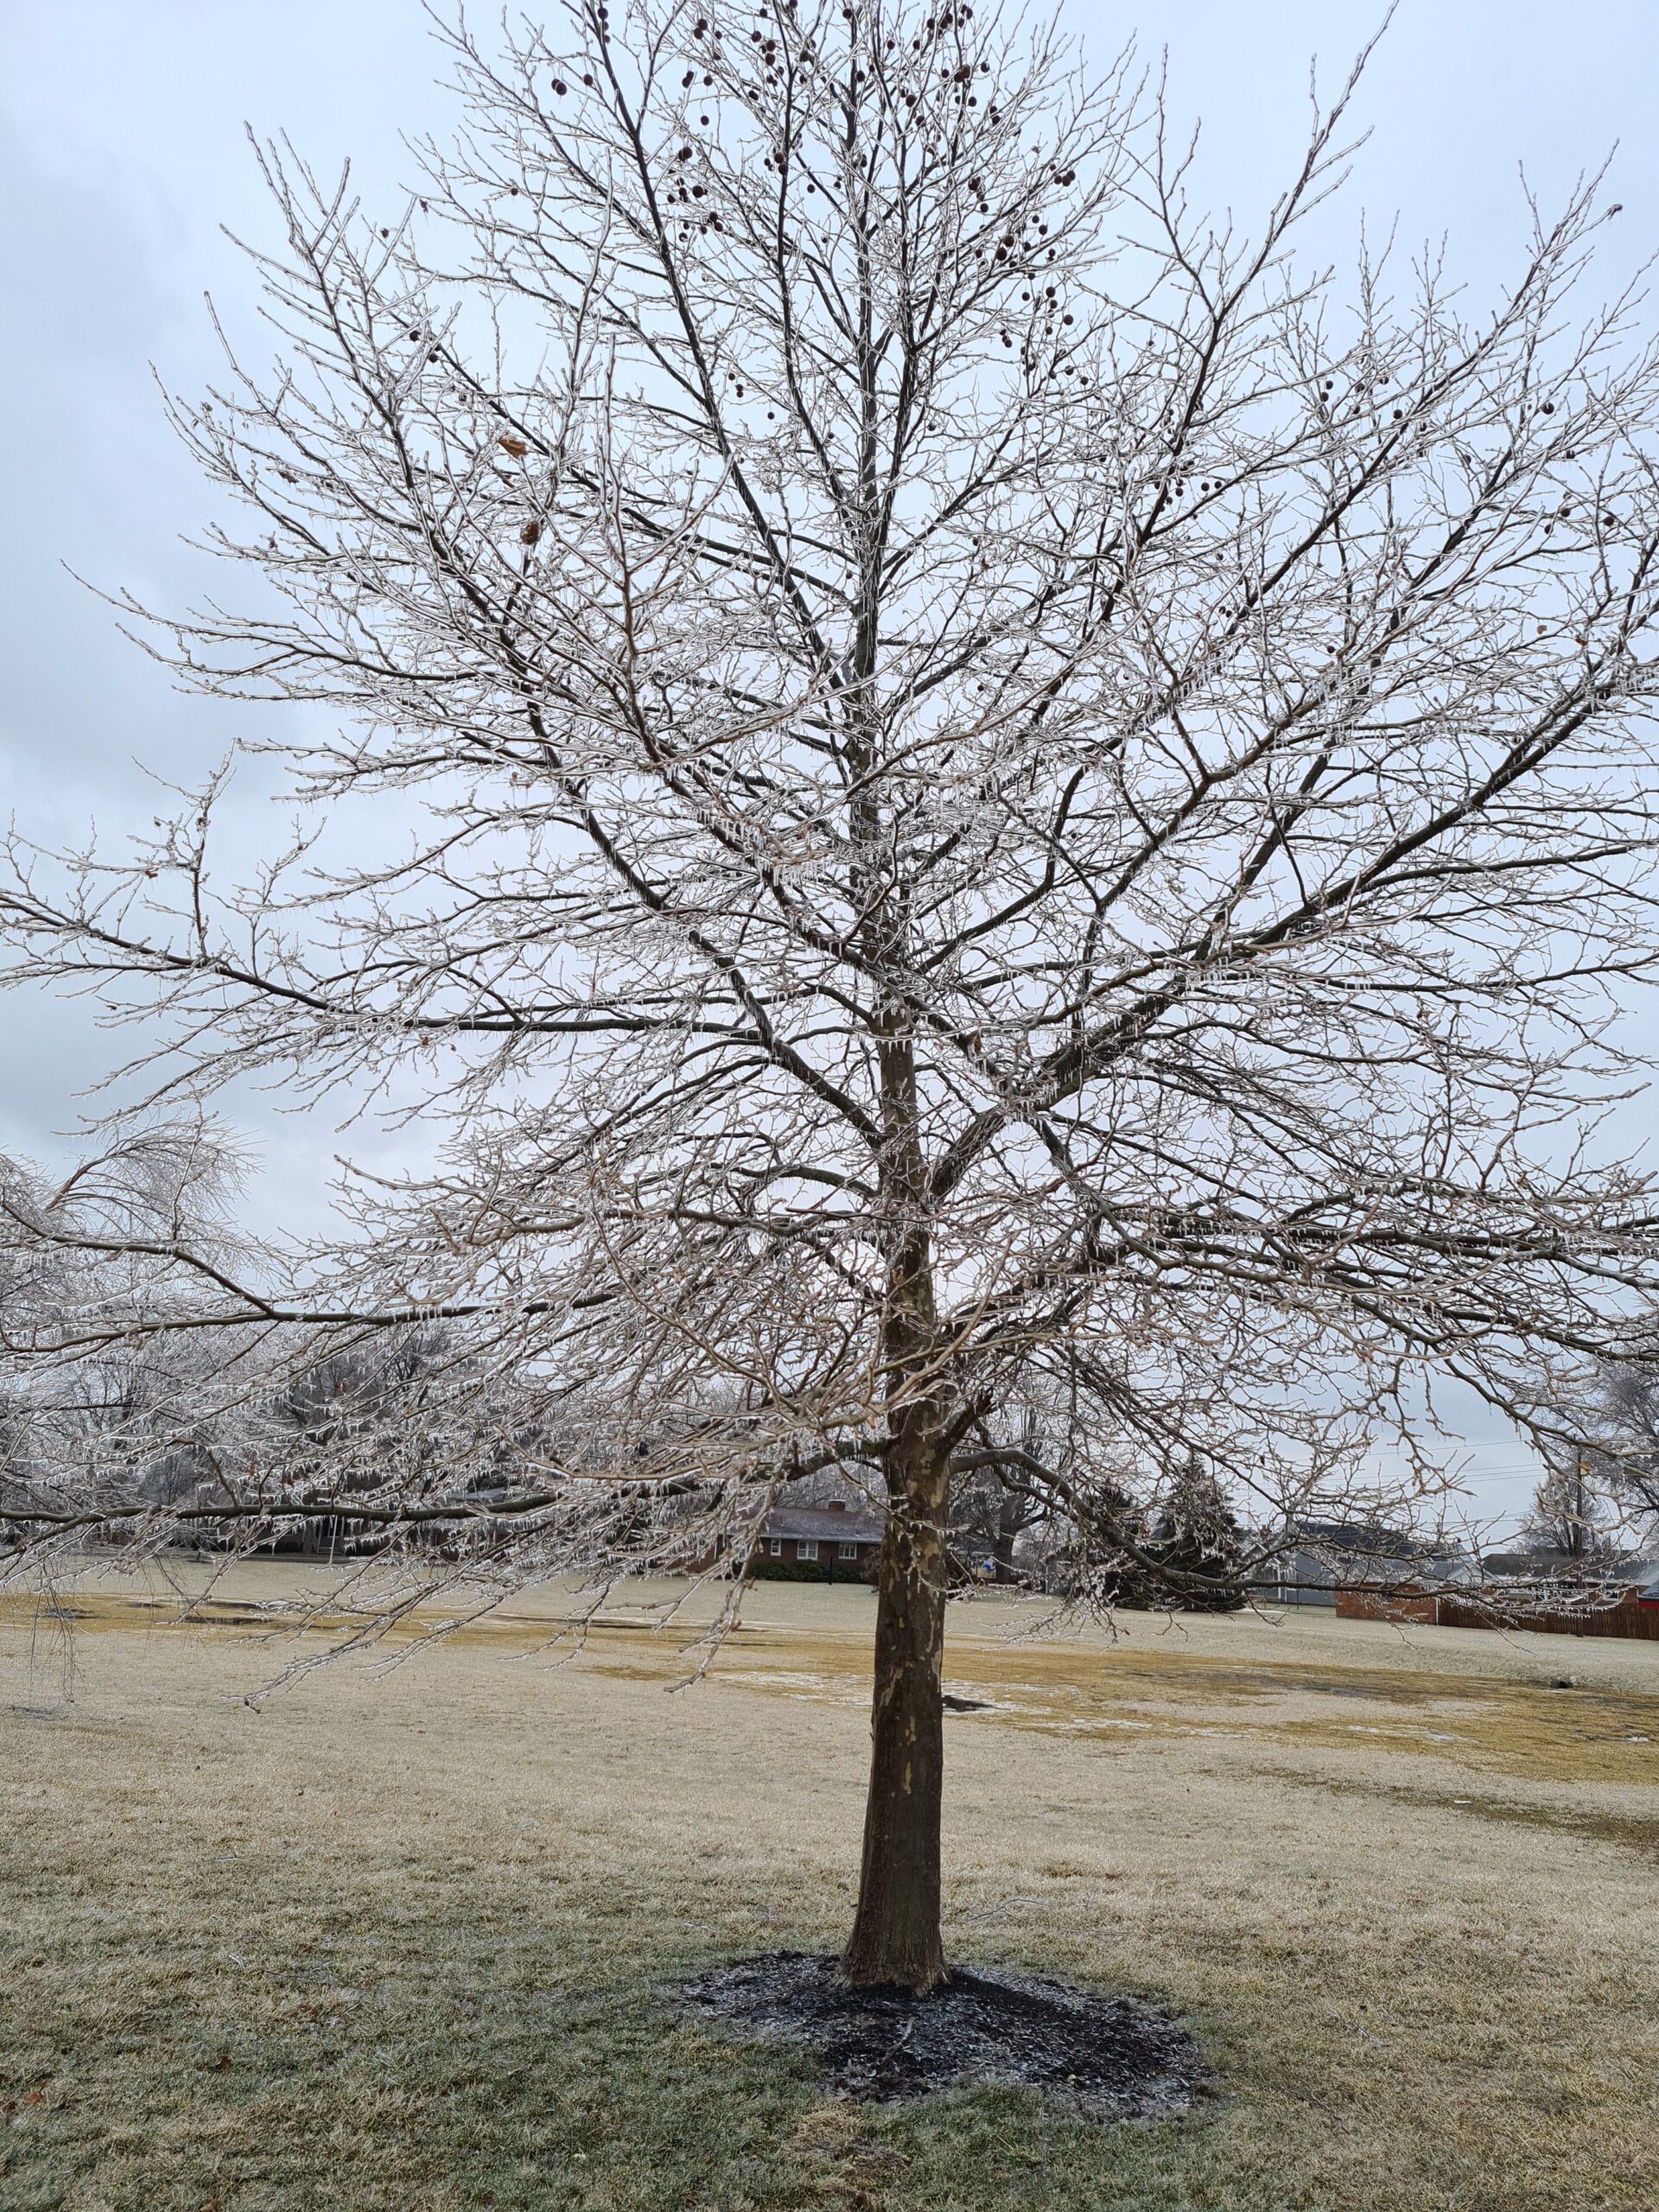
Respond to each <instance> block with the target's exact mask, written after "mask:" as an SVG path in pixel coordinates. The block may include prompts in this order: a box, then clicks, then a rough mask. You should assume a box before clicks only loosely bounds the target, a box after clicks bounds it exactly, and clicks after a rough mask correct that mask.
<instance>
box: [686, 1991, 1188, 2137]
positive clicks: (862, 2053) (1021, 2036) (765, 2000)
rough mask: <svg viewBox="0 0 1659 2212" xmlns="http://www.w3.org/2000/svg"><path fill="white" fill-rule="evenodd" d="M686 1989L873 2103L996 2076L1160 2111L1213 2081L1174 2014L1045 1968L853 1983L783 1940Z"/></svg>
mask: <svg viewBox="0 0 1659 2212" xmlns="http://www.w3.org/2000/svg"><path fill="white" fill-rule="evenodd" d="M674 1996H675V1999H676V2001H677V2004H678V2005H680V2007H681V2008H682V2009H683V2011H685V2012H689V2013H690V2014H691V2016H692V2017H693V2018H696V2019H697V2020H700V2021H702V2022H704V2023H706V2024H719V2025H721V2026H722V2027H725V2028H727V2029H729V2030H731V2031H734V2032H736V2033H738V2034H740V2035H751V2036H760V2037H773V2038H776V2039H777V2040H779V2041H780V2042H785V2043H791V2044H798V2045H799V2046H801V2047H802V2048H804V2049H805V2050H809V2051H810V2052H811V2054H812V2056H814V2057H815V2058H816V2059H817V2063H818V2069H819V2071H820V2073H821V2074H822V2075H823V2077H824V2079H825V2080H826V2082H828V2083H829V2085H830V2086H831V2087H833V2088H836V2089H839V2090H841V2091H842V2093H843V2094H846V2095H849V2096H852V2097H856V2098H859V2099H860V2100H861V2101H865V2102H868V2103H873V2104H892V2103H898V2102H899V2101H908V2100H910V2099H912V2098H916V2097H925V2096H928V2095H930V2094H932V2093H934V2092H935V2091H938V2090H940V2089H954V2088H968V2087H970V2086H971V2085H973V2084H976V2083H979V2082H988V2083H995V2084H996V2085H997V2086H999V2087H1003V2088H1036V2089H1042V2090H1046V2091H1047V2092H1048V2093H1049V2094H1051V2095H1052V2096H1054V2097H1056V2098H1057V2099H1058V2100H1059V2101H1062V2102H1064V2103H1065V2104H1067V2105H1070V2106H1071V2107H1072V2108H1073V2109H1074V2110H1075V2111H1077V2112H1078V2113H1083V2114H1084V2115H1085V2116H1086V2117H1087V2118H1089V2119H1090V2120H1152V2119H1161V2118H1164V2117H1166V2115H1167V2114H1169V2113H1177V2112H1183V2111H1185V2108H1186V2107H1188V2106H1189V2105H1190V2104H1192V2102H1193V2101H1194V2099H1195V2098H1197V2097H1198V2095H1199V2094H1201V2093H1202V2092H1203V2091H1204V2090H1205V2089H1206V2088H1209V2087H1210V2086H1211V2080H1210V2076H1209V2075H1208V2073H1207V2071H1206V2069H1205V2066H1204V2064H1203V2063H1202V2061H1201V2060H1200V2058H1199V2056H1198V2046H1197V2044H1195V2043H1194V2042H1193V2040H1192V2037H1191V2036H1190V2035H1189V2034H1188V2033H1187V2031H1186V2030H1185V2028H1183V2027H1182V2026H1181V2025H1180V2024H1179V2022H1178V2021H1175V2020H1173V2019H1171V2018H1169V2016H1168V2015H1167V2014H1166V2013H1163V2012H1159V2011H1157V2009H1156V2008H1155V2007H1154V2006H1153V2005H1144V2004H1141V2002H1139V2001H1138V2000H1137V1999H1135V1998H1131V1997H1096V1996H1094V1995H1092V1994H1090V1992H1088V1991H1087V1990H1082V1989H1071V1988H1068V1987H1067V1986H1066V1985H1065V1983H1064V1982H1058V1981H1048V1980H1042V1979H1040V1978H1039V1977H1037V1976H1035V1975H1025V1974H969V1973H967V1972H965V1971H962V1970H958V1971H957V1972H956V1973H954V1974H952V1976H951V1978H950V1982H949V1983H948V1984H947V1985H946V1986H945V1987H944V1988H943V1989H937V1990H934V1991H933V1992H932V1993H931V1994H930V1995H928V1996H926V1997H914V1996H912V1994H911V1993H910V1992H909V1991H908V1990H905V1989H853V1988H851V1987H849V1986H848V1984H847V1983H846V1982H844V1981H842V1979H841V1977H840V1974H839V1973H838V1971H837V1967H836V1961H835V1960H834V1959H829V1958H821V1957H817V1956H815V1955H812V1954H810V1953H808V1952H804V1951H773V1952H770V1953H768V1954H767V1955H766V1956H764V1957H762V1958H758V1959H743V1960H741V1961H739V1962H738V1963H737V1964H736V1965H735V1966H728V1967H715V1968H714V1969H713V1970H712V1971H711V1972H709V1973H708V1974H699V1975H697V1976H696V1979H695V1980H690V1981H686V1982H681V1983H680V1984H678V1985H677V1987H676V1989H675V1992H674Z"/></svg>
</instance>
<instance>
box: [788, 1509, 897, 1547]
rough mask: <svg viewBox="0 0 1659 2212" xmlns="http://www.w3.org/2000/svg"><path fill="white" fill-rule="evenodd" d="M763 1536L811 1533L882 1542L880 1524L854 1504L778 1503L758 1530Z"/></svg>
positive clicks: (839, 1540)
mask: <svg viewBox="0 0 1659 2212" xmlns="http://www.w3.org/2000/svg"><path fill="white" fill-rule="evenodd" d="M758 1533H759V1534H760V1535H763V1536H810V1537H821V1538H826V1539H828V1540H829V1541H832V1542H837V1543H842V1544H879V1543H880V1541H881V1523H880V1521H879V1520H878V1519H877V1517H876V1516H875V1515H874V1513H871V1512H869V1511H868V1510H866V1509H865V1508H863V1507H862V1506H855V1505H775V1506H773V1508H772V1511H771V1512H770V1513H768V1514H767V1516H766V1519H765V1520H764V1521H763V1522H761V1524H760V1529H759V1531H758Z"/></svg>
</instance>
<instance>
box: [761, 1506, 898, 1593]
mask: <svg viewBox="0 0 1659 2212" xmlns="http://www.w3.org/2000/svg"><path fill="white" fill-rule="evenodd" d="M880 1548H881V1523H880V1521H879V1520H878V1519H877V1517H876V1516H875V1515H874V1513H871V1512H868V1511H867V1510H861V1508H859V1507H857V1506H852V1505H847V1504H844V1503H842V1501H841V1500H840V1499H836V1500H835V1501H834V1502H833V1503H830V1504H829V1505H776V1506H774V1507H773V1508H772V1511H771V1512H770V1513H768V1514H767V1516H766V1519H765V1520H764V1521H763V1522H761V1524H760V1528H759V1529H757V1530H756V1531H755V1536H754V1541H753V1546H752V1547H751V1548H750V1551H749V1572H750V1573H752V1574H758V1575H760V1576H761V1577H762V1578H763V1579H764V1578H765V1576H766V1573H767V1571H768V1569H772V1571H773V1572H776V1571H777V1570H778V1569H779V1568H787V1569H790V1570H793V1569H796V1568H800V1569H810V1567H817V1568H819V1569H820V1570H821V1571H822V1573H823V1580H825V1581H826V1582H829V1581H836V1582H845V1581H852V1580H858V1581H862V1582H873V1581H874V1580H875V1560H876V1554H877V1553H878V1552H879V1551H880ZM788 1579H789V1580H791V1581H793V1580H797V1579H798V1577H797V1575H796V1574H795V1573H793V1572H791V1573H789V1576H788ZM799 1579H804V1577H802V1578H799Z"/></svg>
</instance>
